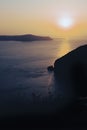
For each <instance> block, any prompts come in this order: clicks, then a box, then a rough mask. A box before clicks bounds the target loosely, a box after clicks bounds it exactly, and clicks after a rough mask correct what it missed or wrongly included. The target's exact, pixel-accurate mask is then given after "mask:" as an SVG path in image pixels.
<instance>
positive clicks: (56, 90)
mask: <svg viewBox="0 0 87 130" xmlns="http://www.w3.org/2000/svg"><path fill="white" fill-rule="evenodd" d="M80 45H82V44H81V43H79V44H77V43H69V42H68V41H63V42H59V41H58V40H53V41H39V42H14V41H13V42H8V41H7V42H6V41H5V42H0V115H9V114H10V115H11V114H14V115H15V113H17V112H18V113H23V112H30V113H34V112H37V113H38V112H39V111H40V110H41V111H42V112H43V111H46V112H48V111H52V110H55V108H56V102H57V107H58V108H60V107H61V106H62V105H64V103H65V102H66V101H67V99H68V97H67V96H65V95H66V94H65V95H64V89H63V88H61V87H60V86H56V85H55V82H54V77H53V73H49V72H48V71H47V67H48V66H49V65H53V64H54V61H55V59H57V58H59V57H61V56H63V55H64V54H66V53H67V52H69V51H71V50H73V49H74V48H76V47H78V46H80ZM52 103H53V106H54V107H52ZM60 104H61V105H60Z"/></svg>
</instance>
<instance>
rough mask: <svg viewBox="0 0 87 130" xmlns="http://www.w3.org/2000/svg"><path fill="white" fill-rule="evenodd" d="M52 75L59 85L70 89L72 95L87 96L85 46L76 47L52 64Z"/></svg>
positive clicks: (86, 56)
mask: <svg viewBox="0 0 87 130" xmlns="http://www.w3.org/2000/svg"><path fill="white" fill-rule="evenodd" d="M54 75H55V78H56V80H58V82H59V83H61V84H63V85H66V86H69V87H71V89H72V90H73V92H74V94H76V95H78V96H81V97H86V96H87V45H84V46H81V47H78V48H77V49H75V50H73V51H71V52H69V53H68V54H66V55H65V56H63V57H61V58H60V59H57V60H56V61H55V63H54Z"/></svg>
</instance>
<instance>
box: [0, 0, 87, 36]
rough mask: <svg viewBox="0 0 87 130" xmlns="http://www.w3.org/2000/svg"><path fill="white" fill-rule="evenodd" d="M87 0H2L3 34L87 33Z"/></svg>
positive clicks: (1, 25) (58, 34)
mask: <svg viewBox="0 0 87 130" xmlns="http://www.w3.org/2000/svg"><path fill="white" fill-rule="evenodd" d="M86 12H87V1H86V0H76V1H75V0H44V1H43V0H37V1H34V0H15V1H13V0H0V18H1V19H0V35H18V34H35V35H43V36H46V35H47V36H51V37H84V36H87V13H86Z"/></svg>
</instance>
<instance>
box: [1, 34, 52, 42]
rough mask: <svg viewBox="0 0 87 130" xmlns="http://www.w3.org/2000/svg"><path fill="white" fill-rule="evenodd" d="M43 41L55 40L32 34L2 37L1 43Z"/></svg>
mask: <svg viewBox="0 0 87 130" xmlns="http://www.w3.org/2000/svg"><path fill="white" fill-rule="evenodd" d="M43 40H45V41H46V40H53V39H52V38H50V37H48V36H37V35H32V34H26V35H12V36H11V35H0V41H23V42H27V41H43Z"/></svg>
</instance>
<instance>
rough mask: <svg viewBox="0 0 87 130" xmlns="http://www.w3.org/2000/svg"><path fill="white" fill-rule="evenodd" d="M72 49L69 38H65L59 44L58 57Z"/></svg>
mask: <svg viewBox="0 0 87 130" xmlns="http://www.w3.org/2000/svg"><path fill="white" fill-rule="evenodd" d="M71 50H72V47H71V45H70V43H69V42H68V41H67V40H64V41H63V42H62V43H61V44H60V46H59V49H58V54H57V55H58V57H61V56H64V55H65V54H67V53H68V52H70V51H71Z"/></svg>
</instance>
